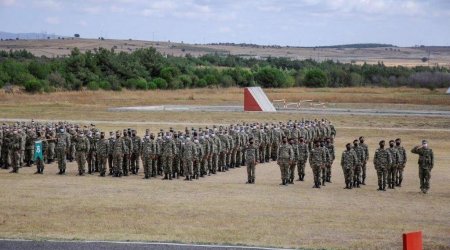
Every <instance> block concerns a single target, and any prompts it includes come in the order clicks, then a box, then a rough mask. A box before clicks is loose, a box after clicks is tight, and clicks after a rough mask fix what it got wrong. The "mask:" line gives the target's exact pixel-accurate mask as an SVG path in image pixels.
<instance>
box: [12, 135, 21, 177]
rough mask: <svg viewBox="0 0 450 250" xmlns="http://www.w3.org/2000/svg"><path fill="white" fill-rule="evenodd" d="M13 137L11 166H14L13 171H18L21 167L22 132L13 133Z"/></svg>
mask: <svg viewBox="0 0 450 250" xmlns="http://www.w3.org/2000/svg"><path fill="white" fill-rule="evenodd" d="M11 139H12V140H11V166H12V168H13V170H12V171H11V172H12V173H18V172H19V167H20V153H21V149H20V148H21V142H22V136H21V135H20V134H13V136H12V138H11Z"/></svg>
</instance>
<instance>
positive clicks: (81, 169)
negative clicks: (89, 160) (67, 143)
mask: <svg viewBox="0 0 450 250" xmlns="http://www.w3.org/2000/svg"><path fill="white" fill-rule="evenodd" d="M75 149H76V153H75V156H76V160H77V164H78V175H80V176H83V175H84V173H85V172H86V154H87V153H88V152H89V149H90V145H89V140H88V139H87V138H86V137H85V135H84V132H83V131H80V134H79V135H78V137H77V139H76V145H75Z"/></svg>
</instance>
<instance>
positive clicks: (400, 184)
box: [398, 178, 403, 187]
mask: <svg viewBox="0 0 450 250" xmlns="http://www.w3.org/2000/svg"><path fill="white" fill-rule="evenodd" d="M402 181H403V179H401V178H400V179H399V180H398V187H401V186H402Z"/></svg>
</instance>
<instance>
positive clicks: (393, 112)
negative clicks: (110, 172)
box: [108, 105, 450, 118]
mask: <svg viewBox="0 0 450 250" xmlns="http://www.w3.org/2000/svg"><path fill="white" fill-rule="evenodd" d="M108 110H109V111H117V112H129V111H140V112H142V111H146V112H161V111H172V112H244V108H243V107H242V106H214V105H213V106H198V105H158V106H135V107H117V108H109V109H108ZM277 112H284V113H302V114H317V115H373V116H421V117H423V116H426V117H446V118H450V111H445V110H443V111H440V110H401V109H345V108H299V109H295V108H286V109H278V110H277Z"/></svg>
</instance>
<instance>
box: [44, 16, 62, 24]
mask: <svg viewBox="0 0 450 250" xmlns="http://www.w3.org/2000/svg"><path fill="white" fill-rule="evenodd" d="M45 22H46V23H48V24H60V21H59V18H58V17H47V18H46V19H45Z"/></svg>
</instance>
